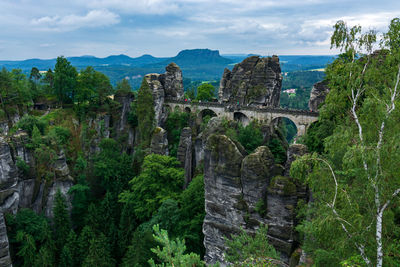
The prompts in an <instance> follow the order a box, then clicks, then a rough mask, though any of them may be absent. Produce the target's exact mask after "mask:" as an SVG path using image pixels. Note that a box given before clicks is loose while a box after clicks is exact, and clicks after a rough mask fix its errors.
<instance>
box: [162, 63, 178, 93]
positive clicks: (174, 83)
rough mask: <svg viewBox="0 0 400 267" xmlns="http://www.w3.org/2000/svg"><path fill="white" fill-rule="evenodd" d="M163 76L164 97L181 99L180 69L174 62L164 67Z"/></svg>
mask: <svg viewBox="0 0 400 267" xmlns="http://www.w3.org/2000/svg"><path fill="white" fill-rule="evenodd" d="M165 70H166V72H165V74H164V76H161V78H162V79H163V80H164V83H163V85H164V91H165V96H166V97H173V98H177V99H181V98H182V97H183V78H182V71H181V69H180V68H179V67H178V65H176V64H175V63H170V64H169V65H168V66H167V67H166V68H165Z"/></svg>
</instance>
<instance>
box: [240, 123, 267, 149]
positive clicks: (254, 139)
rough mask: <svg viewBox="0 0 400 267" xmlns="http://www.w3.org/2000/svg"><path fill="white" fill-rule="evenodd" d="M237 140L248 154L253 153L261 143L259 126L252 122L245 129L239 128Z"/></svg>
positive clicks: (261, 137)
mask: <svg viewBox="0 0 400 267" xmlns="http://www.w3.org/2000/svg"><path fill="white" fill-rule="evenodd" d="M238 140H239V142H240V144H242V146H243V147H244V148H245V149H246V151H247V152H248V153H251V152H253V151H254V150H255V149H256V148H257V147H259V146H261V144H262V142H263V136H262V133H261V130H260V126H259V125H258V124H256V123H255V122H254V121H252V122H250V124H249V125H247V126H246V127H243V126H239V135H238Z"/></svg>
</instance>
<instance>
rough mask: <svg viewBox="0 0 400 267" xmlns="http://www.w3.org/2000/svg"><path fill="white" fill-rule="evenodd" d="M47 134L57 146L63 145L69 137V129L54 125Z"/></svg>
mask: <svg viewBox="0 0 400 267" xmlns="http://www.w3.org/2000/svg"><path fill="white" fill-rule="evenodd" d="M47 136H48V137H49V138H50V139H51V140H53V142H54V143H56V144H57V145H59V146H65V145H67V144H68V143H69V140H70V138H71V130H70V129H68V128H65V127H62V126H54V127H52V128H51V129H50V131H49V133H48V134H47Z"/></svg>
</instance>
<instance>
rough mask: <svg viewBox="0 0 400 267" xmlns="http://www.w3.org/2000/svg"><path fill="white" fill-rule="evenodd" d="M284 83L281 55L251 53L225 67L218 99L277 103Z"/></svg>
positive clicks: (231, 101) (252, 102)
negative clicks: (264, 56) (269, 55)
mask: <svg viewBox="0 0 400 267" xmlns="http://www.w3.org/2000/svg"><path fill="white" fill-rule="evenodd" d="M281 85H282V75H281V67H280V64H279V58H278V57H277V56H273V57H267V58H261V57H259V56H252V57H248V58H246V59H245V60H243V61H242V62H241V63H239V64H236V65H235V67H234V68H233V70H232V71H230V70H229V69H225V70H224V74H223V76H222V79H221V82H220V87H219V99H220V101H222V102H229V103H232V104H237V103H239V104H240V105H247V104H249V105H265V106H271V107H278V106H279V97H280V91H281Z"/></svg>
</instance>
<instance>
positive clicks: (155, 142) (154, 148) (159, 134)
mask: <svg viewBox="0 0 400 267" xmlns="http://www.w3.org/2000/svg"><path fill="white" fill-rule="evenodd" d="M150 149H151V153H154V154H159V155H168V154H169V152H168V138H167V131H166V130H164V129H163V128H161V127H156V129H154V132H153V136H152V137H151V144H150Z"/></svg>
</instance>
